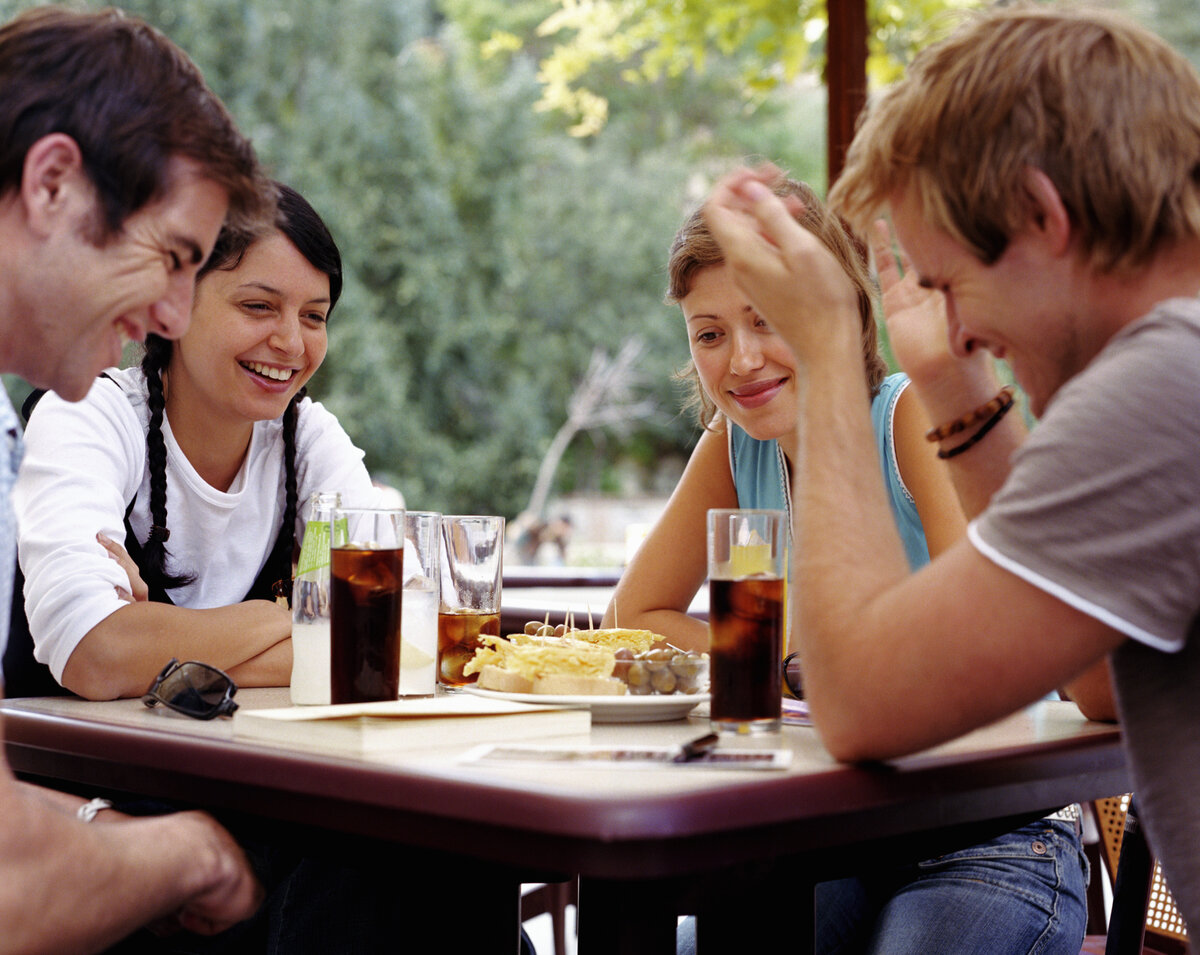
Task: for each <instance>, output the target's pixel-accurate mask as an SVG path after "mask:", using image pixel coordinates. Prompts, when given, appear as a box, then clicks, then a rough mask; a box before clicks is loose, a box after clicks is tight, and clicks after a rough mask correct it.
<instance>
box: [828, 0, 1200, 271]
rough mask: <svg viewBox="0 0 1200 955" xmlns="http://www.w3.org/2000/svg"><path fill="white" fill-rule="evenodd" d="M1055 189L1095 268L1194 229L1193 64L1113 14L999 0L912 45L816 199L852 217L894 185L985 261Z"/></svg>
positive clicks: (1137, 262) (1196, 232)
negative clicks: (824, 195)
mask: <svg viewBox="0 0 1200 955" xmlns="http://www.w3.org/2000/svg"><path fill="white" fill-rule="evenodd" d="M1030 167H1032V168H1036V169H1038V170H1041V172H1043V173H1044V174H1045V175H1046V176H1047V177H1048V178H1049V179H1050V181H1051V182H1052V183H1053V185H1054V187H1055V189H1056V190H1057V191H1058V194H1059V196H1060V198H1061V199H1062V202H1063V205H1064V206H1065V208H1066V210H1067V213H1068V214H1069V215H1070V218H1071V224H1072V226H1073V227H1074V229H1075V230H1076V234H1077V237H1078V240H1079V243H1080V249H1081V252H1082V254H1083V256H1084V258H1085V261H1087V262H1088V263H1089V264H1090V265H1091V266H1092V267H1093V268H1095V269H1097V270H1099V271H1103V272H1110V271H1120V270H1133V269H1136V268H1138V267H1139V266H1142V265H1144V264H1146V263H1147V262H1148V261H1150V260H1151V259H1152V258H1153V257H1154V256H1155V254H1156V253H1158V252H1159V251H1160V250H1161V249H1162V248H1164V247H1166V246H1168V245H1170V244H1172V243H1174V242H1177V241H1179V240H1185V239H1192V238H1196V237H1198V236H1200V77H1198V76H1197V74H1196V71H1195V70H1194V69H1193V68H1192V66H1191V65H1190V64H1189V63H1188V62H1187V60H1185V59H1184V58H1183V57H1182V56H1181V55H1179V54H1178V53H1177V52H1175V51H1174V50H1172V49H1171V48H1170V47H1169V46H1168V45H1167V44H1166V43H1164V42H1163V41H1162V40H1161V39H1159V38H1158V37H1156V36H1155V35H1154V34H1152V33H1150V32H1149V31H1147V30H1145V29H1143V28H1142V27H1140V26H1138V25H1136V24H1135V23H1133V22H1132V21H1130V20H1128V19H1126V18H1125V17H1123V16H1120V15H1118V14H1115V13H1110V12H1102V11H1094V10H1093V11H1086V10H1083V9H1074V10H1063V9H1061V8H1056V9H1052V8H1045V7H1031V6H1019V7H1006V8H1001V9H995V10H991V11H989V12H986V13H982V14H979V15H976V16H973V17H972V18H971V19H970V20H968V22H967V23H965V24H964V25H963V26H961V27H960V28H959V29H958V30H957V31H956V32H955V33H953V34H952V35H951V36H950V37H948V38H947V39H946V40H944V41H942V42H941V43H938V44H936V45H934V46H932V47H929V48H928V49H926V50H924V51H922V52H921V53H920V54H919V55H918V56H917V58H916V59H915V60H914V61H913V64H912V66H911V68H910V69H909V71H908V73H907V75H906V76H905V78H904V79H903V80H901V81H900V82H899V83H897V84H896V85H895V86H893V87H892V88H890V89H889V90H887V91H886V92H885V93H884V94H883V95H882V96H881V97H880V98H879V99H878V101H877V102H875V103H874V104H872V105H871V106H870V107H869V110H868V111H867V113H866V114H865V116H864V119H863V121H862V122H861V124H860V126H859V129H858V132H857V133H856V135H855V137H854V141H853V143H852V144H851V146H850V149H849V152H848V154H847V157H846V165H845V170H844V172H843V174H842V176H841V178H840V179H839V180H838V182H837V183H836V185H835V186H834V188H833V190H832V191H831V192H830V197H829V200H830V204H831V205H832V206H833V207H834V208H836V209H838V210H839V211H840V212H841V213H842V214H843V215H845V216H846V217H847V218H848V219H850V221H851V222H853V223H854V224H855V226H857V227H859V228H863V227H864V226H865V225H866V224H867V223H868V222H869V221H870V219H871V218H873V217H874V216H876V215H878V213H879V212H880V210H881V209H882V208H883V206H884V205H885V204H887V203H888V202H889V200H890V199H892V198H893V196H894V195H895V194H896V193H897V192H900V191H902V192H904V193H905V194H908V195H911V196H915V197H916V198H917V200H918V202H919V208H920V209H921V213H922V215H923V217H924V220H925V222H926V223H927V224H928V225H930V226H932V227H934V228H937V229H940V230H942V231H944V232H945V233H947V234H948V235H949V236H950V237H951V238H953V239H955V240H956V241H958V242H960V243H961V244H962V245H964V246H965V247H966V248H968V249H969V250H970V251H971V252H972V253H974V255H975V256H977V257H978V258H979V259H980V260H981V261H982V262H983V263H984V264H988V265H990V264H992V263H993V262H995V261H996V260H997V259H999V258H1000V256H1001V255H1003V254H1004V251H1005V249H1006V248H1007V246H1008V242H1009V240H1010V239H1011V238H1012V236H1013V235H1014V234H1016V232H1018V231H1019V230H1020V229H1021V228H1022V227H1023V226H1024V225H1025V224H1026V222H1027V221H1028V217H1029V215H1030V213H1031V209H1030V198H1029V196H1028V194H1027V192H1026V191H1025V189H1024V188H1023V181H1024V177H1025V174H1026V172H1027V170H1028V169H1029V168H1030Z"/></svg>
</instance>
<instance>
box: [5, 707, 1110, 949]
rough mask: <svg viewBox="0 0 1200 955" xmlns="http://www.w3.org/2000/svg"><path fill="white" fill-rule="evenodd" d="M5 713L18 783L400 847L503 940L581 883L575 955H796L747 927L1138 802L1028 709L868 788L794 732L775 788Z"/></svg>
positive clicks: (726, 773)
mask: <svg viewBox="0 0 1200 955" xmlns="http://www.w3.org/2000/svg"><path fill="white" fill-rule="evenodd" d="M238 699H239V701H240V702H241V703H242V705H243V706H246V707H251V708H252V707H258V706H276V705H286V702H287V691H286V690H243V691H241V692H240V693H239V695H238ZM0 708H2V711H3V713H4V715H5V721H4V722H5V735H6V738H7V744H8V756H9V759H10V761H11V762H12V764H13V767H14V769H16V770H17V771H18V772H21V773H24V774H27V775H30V776H34V777H39V778H41V779H42V780H43V781H49V782H52V783H54V784H61V785H64V786H74V787H92V788H96V789H104V790H112V791H117V792H130V793H139V794H142V795H147V796H153V797H156V798H162V799H169V800H174V801H178V802H181V803H186V804H189V805H198V806H202V807H206V808H210V809H212V810H214V811H217V812H230V813H237V814H241V815H243V816H246V817H248V818H251V819H258V820H261V823H262V824H263V825H264V826H268V825H269V826H275V827H278V826H283V827H294V828H296V829H297V830H303V831H304V832H305V833H306V838H309V839H315V838H319V837H320V836H321V835H322V834H325V835H328V836H329V837H330V840H329V844H330V846H332V847H333V848H332V849H331V851H350V850H349V849H348V848H347V847H350V846H353V847H354V849H353V851H354V852H355V853H360V854H361V853H363V852H364V851H366V850H364V848H363V847H367V846H372V847H379V846H386V847H388V850H389V852H390V853H391V854H392V857H393V858H394V857H395V847H396V846H403V847H406V848H408V849H410V850H412V851H414V852H418V853H424V854H425V857H427V858H430V859H440V860H446V863H447V865H449V866H451V867H453V866H458V867H460V868H461V867H470V866H475V867H477V868H478V871H479V872H480V873H482V876H481V877H482V878H485V879H491V880H493V882H494V884H495V885H496V886H498V889H497V891H496V893H495V911H496V918H497V919H498V920H499V921H500V922H501V923H502V924H503V923H504V921H505V920H506V919H508V918H509V917H510V916H511V915H514V914H515V906H516V903H517V898H518V895H517V893H518V892H519V884H520V882H521V881H535V880H536V881H545V880H547V879H548V878H554V877H555V876H556V874H557V875H562V876H567V875H573V874H576V873H578V874H579V875H580V876H581V888H580V921H579V928H580V951H581V952H583V953H585V955H587V953H590V952H610V951H622V952H635V951H672V950H673V941H672V940H673V932H674V923H675V915H676V913H687V912H700V913H701V925H702V926H705V925H706V923H705V918H706V917H705V914H704V913H706V912H708V913H712V914H711V917H710V918H709V921H708V925H709V926H712V929H711V932H709V930H708V929H707V928H704V927H702V929H701V939H702V942H701V944H702V946H703V947H705V948H707V947H708V945H709V941H710V940H711V939H714V938H719V937H720V934H721V932H724V931H728V932H731V933H737V937H738V941H739V944H742V945H744V944H746V943H747V942H748V941H753V940H754V938H755V937H756V936H753V935H752V936H750V937H747V936H746V935H745V930H746V926H747V925H749V926H756V928H754V929H753V931H756V932H757V931H758V930H759V929H761V932H762V933H765V934H762V938H763V939H764V940H767V939H769V938H770V937H771V935H772V934H773V933H782V934H781V937H786V938H787V939H789V940H790V943H791V944H793V946H794V945H795V942H796V938H797V935H796V926H795V924H790V925H788V926H787V928H786V932H785V931H784V929H782V928H780V927H778V923H779V920H778V919H774V918H772V919H770V920H769V921H768V920H767V919H766V918H765V917H764V918H763V919H762V920H758V919H755V918H754V915H755V909H756V907H757V908H758V909H759V910H761V912H762V913H769V912H771V911H772V910H773V911H774V912H776V913H777V912H778V911H779V909H778V908H777V906H779V905H781V904H782V905H788V904H791V906H792V908H793V909H797V908H798V910H799V912H800V915H799V917H798V918H799V921H798V924H799V937H800V939H802V940H803V939H804V938H805V932H806V931H809V934H811V932H810V923H808V922H807V921H806V918H807V917H810V916H811V912H807V913H806V912H805V909H806V907H807V906H806V904H805V903H806V900H810V899H811V895H810V894H808V895H805V893H806V892H809V890H810V889H811V885H812V884H813V883H814V882H815V881H819V880H820V879H822V878H829V877H835V876H838V875H843V874H847V873H849V872H852V871H854V869H855V867H856V866H861V865H862V864H863V862H864V860H868V859H869V860H872V861H876V862H877V861H879V860H881V859H887V858H892V857H895V858H898V859H900V858H904V859H917V858H926V857H928V856H931V855H935V854H937V853H938V852H940V851H946V850H947V849H950V848H954V847H956V846H961V845H969V844H971V843H973V842H976V841H979V840H980V838H982V837H983V836H986V835H989V834H993V833H999V832H1001V831H1004V830H1005V829H1006V828H1011V827H1012V825H1014V824H1015V823H1016V822H1018V821H1023V820H1025V819H1028V818H1032V817H1034V816H1036V815H1037V814H1039V813H1041V812H1043V811H1045V810H1051V809H1054V808H1057V807H1059V806H1062V805H1063V804H1066V803H1070V802H1073V801H1079V800H1086V799H1092V798H1096V797H1100V796H1106V795H1112V794H1114V793H1118V792H1124V791H1127V790H1128V787H1129V780H1128V775H1127V771H1126V768H1125V761H1124V755H1123V753H1122V750H1121V745H1120V733H1119V730H1118V729H1117V728H1116V727H1113V726H1109V725H1104V724H1098V723H1091V722H1088V721H1086V720H1084V719H1083V718H1082V717H1081V716H1080V715H1079V713H1078V711H1077V710H1076V709H1075V707H1074V706H1073V705H1072V704H1067V703H1039V704H1036V705H1035V706H1033V707H1031V708H1029V709H1028V710H1025V711H1023V712H1021V713H1018V714H1016V715H1014V716H1012V717H1010V718H1008V719H1006V720H1004V721H1001V722H1000V723H998V724H996V725H994V726H992V727H988V728H986V729H983V730H980V731H977V732H975V733H972V734H970V735H968V736H966V737H963V738H962V739H960V740H956V741H954V742H952V743H949V744H946V745H945V746H942V747H938V748H936V749H933V750H930V751H927V752H925V753H921V754H917V755H915V756H911V757H907V758H905V759H901V760H896V761H893V762H890V763H887V764H880V765H874V766H846V765H842V764H838V763H835V762H834V761H833V760H831V759H830V757H829V756H828V754H827V753H826V752H825V750H824V749H823V747H822V746H821V744H820V741H819V739H818V737H817V736H816V734H815V732H814V731H813V730H812V729H811V728H808V727H791V726H789V727H785V728H784V732H783V734H782V742H781V744H780V745H782V746H783V747H785V748H787V749H789V750H790V751H791V753H792V762H791V766H790V768H788V769H786V770H782V771H738V770H717V769H709V768H704V767H696V766H686V767H667V768H654V769H646V768H642V769H629V770H626V769H621V770H614V769H612V768H608V769H602V768H593V767H585V768H579V767H576V766H571V767H565V766H560V765H554V764H545V763H540V764H517V765H505V766H502V767H495V766H482V765H479V764H475V763H467V762H464V761H462V759H461V757H462V755H463V753H464V751H465V747H436V746H435V747H428V748H423V749H410V750H406V751H402V752H395V753H391V754H388V755H386V756H379V757H372V758H341V757H335V756H327V755H316V754H313V753H310V752H304V751H300V750H288V749H284V748H279V747H266V746H262V745H257V744H250V743H246V742H243V741H241V740H240V739H238V738H237V737H236V736H235V735H234V732H233V728H232V726H231V724H230V723H229V721H219V722H213V723H201V722H197V721H192V720H187V719H186V718H182V717H176V716H174V715H172V714H168V713H162V712H160V711H159V710H154V711H151V710H148V709H146V708H145V707H144V706H142V704H141V703H140V702H139V701H134V700H125V701H116V702H112V703H88V702H84V701H80V700H74V699H54V700H50V699H35V700H11V701H6V702H4V703H3V704H0ZM706 730H707V720H706V719H704V705H703V704H701V706H700V707H699V708H698V709H697V710H696V711H694V712H693V715H692V716H691V717H689V718H688V719H684V720H676V721H674V722H669V723H639V724H615V725H599V724H595V723H594V724H593V728H592V731H591V733H590V735H589V736H587V737H575V738H572V740H570V742H579V743H592V744H602V745H605V746H634V745H678V744H680V743H682V742H684V741H686V740H688V739H691V738H693V737H695V736H697V735H699V734H700V733H703V732H704V731H706ZM555 742H566V740H555ZM784 873H786V877H785V876H784ZM733 885H736V886H737V887H738V890H737V891H736V892H732V891H731V890H730V888H729V887H730V886H733ZM797 893H799V895H798V896H797ZM485 894H486V893H485ZM473 897H474V896H473ZM731 898H737V899H738V900H739V901H738V912H739V914H738V918H737V919H736V920H735V922H731V923H730V924H726V925H723V924H722V922H723V919H722V917H721V916H720V915H719V914H717V913H721V912H723V911H725V910H726V909H727V906H726V903H727V902H728V901H729V900H730V899H731ZM797 898H798V899H799V901H800V903H801V904H799V905H798V906H797V905H796V901H797ZM510 924H511V923H510ZM480 931H483V930H482V929H481V930H480ZM706 932H708V934H705V933H706ZM491 937H492V938H493V940H494V941H495V943H496V945H497V946H498V947H497V949H496V950H501V951H503V950H510V949H509V945H510V940H511V935H510V933H509V931H508V929H507V928H504V929H501V930H499V931H498V932H497V933H496V934H494V935H493V936H491ZM714 947H716V946H714ZM801 947H802V946H801ZM479 950H481V951H485V950H492V949H491V948H487V947H483V948H480V949H479Z"/></svg>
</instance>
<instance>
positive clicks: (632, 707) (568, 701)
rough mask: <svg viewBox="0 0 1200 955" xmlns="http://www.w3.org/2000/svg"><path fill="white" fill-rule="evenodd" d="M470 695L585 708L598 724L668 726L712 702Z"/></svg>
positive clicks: (703, 697)
mask: <svg viewBox="0 0 1200 955" xmlns="http://www.w3.org/2000/svg"><path fill="white" fill-rule="evenodd" d="M463 689H464V690H466V691H467V692H468V693H476V694H478V695H479V696H491V697H495V698H496V699H498V700H512V701H514V702H516V703H543V704H550V705H552V706H585V707H587V708H588V709H589V710H591V711H592V722H594V723H665V722H667V721H668V720H681V719H683V718H684V717H685V716H687V715H688V714H689V713H690V712H691V711H692V710H693V709H695V708H696V707H697V706H698V705H699V704H701V703H705V702H707V701H708V699H709V694H707V693H693V694H691V695H690V696H689V695H687V694H684V693H673V694H671V695H670V696H654V695H651V696H581V695H571V696H555V695H552V694H547V693H501V692H500V691H499V690H483V689H480V688H479V687H477V686H464V687H463Z"/></svg>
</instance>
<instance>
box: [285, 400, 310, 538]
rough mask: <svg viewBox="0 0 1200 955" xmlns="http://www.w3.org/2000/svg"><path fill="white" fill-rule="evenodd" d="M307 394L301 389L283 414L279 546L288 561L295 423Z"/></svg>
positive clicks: (292, 525)
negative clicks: (281, 510)
mask: <svg viewBox="0 0 1200 955" xmlns="http://www.w3.org/2000/svg"><path fill="white" fill-rule="evenodd" d="M307 393H308V388H301V389H300V390H299V391H298V392H296V394H295V395H294V396H293V397H292V400H291V402H290V403H289V404H288V406H287V411H285V412H284V413H283V491H284V504H283V530H284V532H285V533H283V534H281V535H280V542H281V546H282V545H283V544H284V543H286V546H287V558H288V560H289V561H290V560H291V559H292V558H293V556H294V555H295V553H296V508H297V506H298V504H297V500H296V498H297V493H298V492H297V490H296V422H297V420H298V419H299V417H300V400H301V399H302V398H303V397H304V396H305V395H306V394H307Z"/></svg>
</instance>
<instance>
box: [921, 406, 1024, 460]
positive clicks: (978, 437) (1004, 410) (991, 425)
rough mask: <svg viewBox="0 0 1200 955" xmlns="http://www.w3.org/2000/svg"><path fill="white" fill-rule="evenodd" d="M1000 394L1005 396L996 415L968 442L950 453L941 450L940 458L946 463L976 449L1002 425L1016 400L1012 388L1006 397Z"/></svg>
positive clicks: (939, 451) (957, 446) (953, 448)
mask: <svg viewBox="0 0 1200 955" xmlns="http://www.w3.org/2000/svg"><path fill="white" fill-rule="evenodd" d="M1000 394H1001V395H1004V401H1003V403H1002V404H1001V405H1000V407H999V408H997V409H996V413H995V414H993V415H992V416H991V417H990V418H988V419H987V421H985V422H984V423H983V425H982V427H980V429H979V430H978V431H976V432H975V433H974V434H973V435H971V437H969V438H967V440H966V441H964V442H963V443H962V444H958V445H955V446H954V447H952V448H951V449H950V450H949V451H944V450H941V449H939V450H938V453H937V456H938V457H939V458H941V459H942V460H943V461H945V460H946V459H947V458H952V457H955V456H956V455H959V454H962V453H963V452H964V451H967V450H969V449H971V448H973V447H975V445H977V444H978V443H979V442H980V441H982V440H983V438H984V436H985V435H986V434H987V433H988V432H989V431H991V430H992V428H994V427H996V425H998V424H999V423H1000V419H1001V418H1003V417H1004V416H1005V415H1006V414H1008V412H1009V411H1010V410H1012V406H1013V405H1014V404H1016V400H1015V399H1014V398H1013V393H1012V389H1011V388H1009V389H1008V394H1006V395H1005V394H1004V392H1003V391H1002V392H1001V393H1000ZM997 397H1000V395H997Z"/></svg>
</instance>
